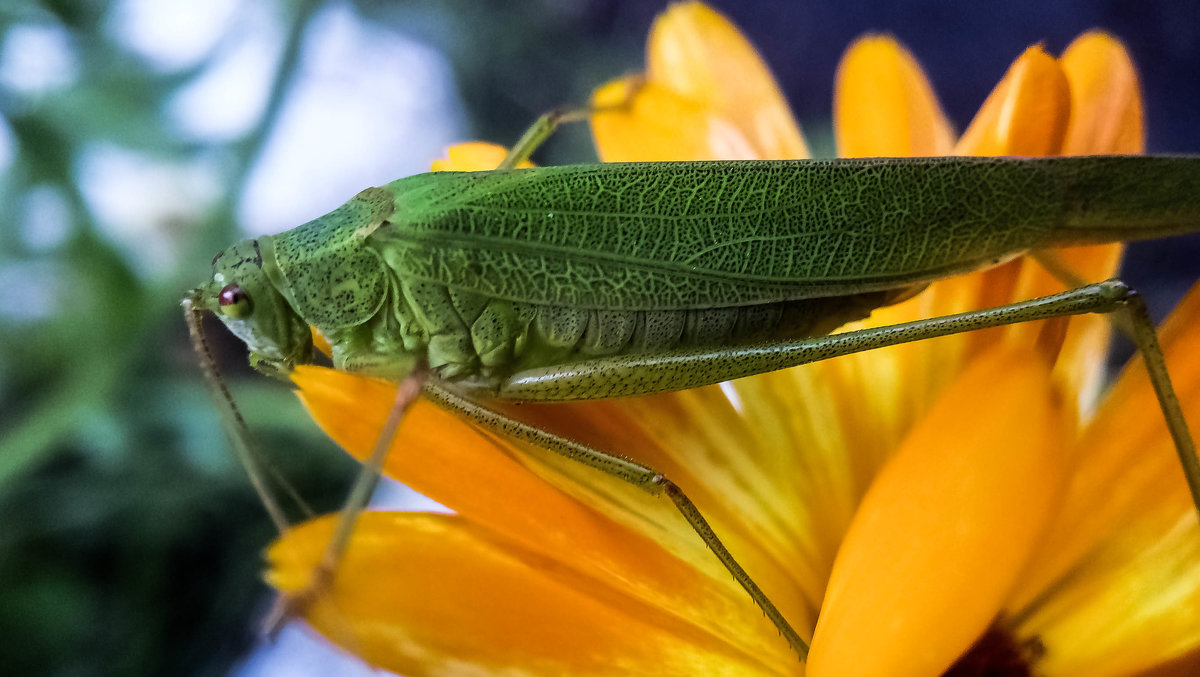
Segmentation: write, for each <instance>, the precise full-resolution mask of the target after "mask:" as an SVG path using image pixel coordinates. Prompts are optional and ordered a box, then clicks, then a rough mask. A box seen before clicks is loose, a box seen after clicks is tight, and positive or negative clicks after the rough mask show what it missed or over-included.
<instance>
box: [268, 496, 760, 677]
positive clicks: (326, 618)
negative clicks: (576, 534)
mask: <svg viewBox="0 0 1200 677" xmlns="http://www.w3.org/2000/svg"><path fill="white" fill-rule="evenodd" d="M335 521H336V520H335V519H334V517H332V516H331V517H325V518H320V519H317V520H313V521H311V522H308V523H306V524H303V525H300V526H299V527H297V528H295V529H292V530H290V531H288V533H286V534H284V535H283V536H282V537H281V538H280V540H279V541H277V542H276V543H275V544H274V545H272V547H271V549H270V551H269V554H268V557H269V560H270V562H271V570H270V572H269V574H268V579H269V581H270V582H271V583H272V584H273V585H276V586H278V587H279V588H280V589H281V591H284V592H286V593H292V594H296V593H298V592H302V591H304V589H305V586H306V585H307V582H308V580H309V577H310V576H311V572H312V570H313V568H314V566H315V565H316V564H317V562H318V561H320V558H321V556H322V555H323V553H324V548H325V544H326V543H327V542H328V540H329V538H330V536H331V533H332V530H333V527H334V523H335ZM620 583H621V581H618V580H595V579H591V578H588V577H586V576H582V575H580V574H579V573H578V572H576V571H574V570H572V569H571V568H569V567H563V566H562V563H561V562H559V561H555V560H553V559H548V558H547V557H545V556H544V555H543V554H542V553H538V552H532V551H529V550H526V549H524V548H523V547H522V546H520V545H519V544H514V543H511V542H508V541H506V540H505V539H503V538H501V537H497V536H496V535H495V534H494V533H491V532H489V531H488V530H487V529H485V528H481V527H479V526H476V525H473V524H471V523H470V522H468V521H465V520H463V519H461V518H459V517H456V516H451V515H430V514H420V513H382V512H367V513H364V514H363V515H362V516H361V517H360V518H359V520H358V523H357V525H356V530H355V538H354V540H353V541H352V542H351V544H350V547H349V549H348V550H347V552H346V556H345V558H344V559H343V561H342V562H341V564H340V566H339V568H338V570H337V572H336V575H335V578H334V580H333V583H332V586H331V588H330V589H329V590H328V591H327V592H326V593H325V594H323V595H319V596H318V597H317V598H316V600H315V601H314V603H313V604H312V605H311V606H310V608H309V609H308V610H307V612H306V614H305V618H306V619H307V620H308V621H309V622H310V623H311V624H312V625H313V626H314V627H316V628H317V629H318V630H320V631H321V632H322V633H323V634H324V635H326V636H327V637H329V638H330V639H331V640H333V641H334V642H335V643H337V644H339V645H340V646H342V647H343V648H345V649H346V650H348V651H350V652H351V653H354V654H356V655H358V656H360V657H362V658H363V659H364V660H366V661H367V662H368V663H370V664H372V665H375V666H378V667H383V668H386V669H388V670H393V671H395V672H397V673H402V674H407V675H413V676H414V677H417V676H420V675H443V674H449V673H454V674H460V673H463V672H464V671H465V672H470V673H472V674H501V673H505V674H507V673H513V674H518V673H530V672H532V673H539V674H571V675H612V674H630V675H640V674H666V675H696V674H705V675H708V674H712V675H743V674H763V675H767V674H782V670H781V667H780V666H779V665H775V666H771V665H768V664H764V663H763V662H762V660H763V656H762V655H760V654H755V653H751V652H746V651H743V650H741V649H740V648H738V647H736V646H733V645H730V644H728V643H727V642H726V639H727V638H726V636H724V635H723V634H721V633H712V632H709V631H706V630H705V629H702V628H699V627H696V626H694V625H690V624H688V623H687V622H686V621H683V620H681V618H684V617H687V616H688V615H691V614H688V613H686V612H683V613H679V611H680V610H679V609H677V608H675V607H671V608H661V607H657V608H656V607H654V606H651V605H646V604H644V603H643V602H641V601H639V600H638V599H636V598H632V597H629V596H627V595H626V594H624V591H623V590H622V586H621V585H620ZM666 583H667V584H668V585H671V584H672V583H673V582H670V581H668V582H666ZM681 601H682V603H683V604H685V605H686V604H687V601H686V600H681ZM693 601H701V600H698V599H694V600H693ZM701 606H703V605H701ZM697 612H703V611H702V610H701V609H697ZM723 620H724V621H725V622H732V623H738V622H741V620H742V619H740V618H732V619H730V618H726V619H723ZM717 627H721V625H720V623H718V624H717Z"/></svg>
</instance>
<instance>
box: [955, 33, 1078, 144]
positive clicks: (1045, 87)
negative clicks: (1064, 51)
mask: <svg viewBox="0 0 1200 677" xmlns="http://www.w3.org/2000/svg"><path fill="white" fill-rule="evenodd" d="M1070 114H1071V95H1070V89H1069V86H1068V85H1067V79H1066V76H1065V75H1064V74H1063V71H1062V68H1061V67H1060V66H1059V64H1058V60H1057V59H1055V58H1054V57H1052V56H1050V55H1049V54H1046V52H1045V51H1043V50H1042V48H1041V47H1036V46H1035V47H1030V48H1029V49H1027V50H1025V53H1024V54H1022V55H1021V56H1020V57H1019V58H1018V59H1017V60H1016V61H1015V62H1013V65H1012V66H1010V67H1009V69H1008V72H1007V73H1005V74H1004V79H1002V80H1001V81H1000V84H998V85H996V88H995V89H994V90H992V93H991V94H990V95H989V96H988V98H987V101H985V102H984V104H983V107H982V108H980V110H979V113H978V114H977V115H976V116H975V119H974V120H972V121H971V124H970V126H968V127H967V131H966V132H964V133H963V135H962V138H961V139H959V141H958V146H957V147H956V148H955V154H957V155H1030V156H1039V155H1056V154H1058V153H1059V151H1060V150H1061V149H1062V143H1063V138H1064V136H1065V134H1066V130H1067V121H1068V119H1069V118H1070Z"/></svg>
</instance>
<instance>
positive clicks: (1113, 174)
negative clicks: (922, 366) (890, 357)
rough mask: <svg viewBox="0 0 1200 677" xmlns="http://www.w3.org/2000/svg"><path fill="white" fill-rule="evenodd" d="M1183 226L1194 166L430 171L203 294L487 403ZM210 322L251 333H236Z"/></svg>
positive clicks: (226, 264)
mask: <svg viewBox="0 0 1200 677" xmlns="http://www.w3.org/2000/svg"><path fill="white" fill-rule="evenodd" d="M1198 228H1200V160H1198V159H1194V158H1178V157H1175V158H1172V157H1111V156H1097V157H1083V158H1078V157H1076V158H1050V159H1022V160H1016V159H1003V158H916V159H867V160H831V161H780V162H696V163H644V164H604V165H577V166H566V167H546V168H535V169H524V170H506V171H495V172H476V173H455V172H443V173H433V174H422V175H418V176H413V177H409V178H405V179H401V180H399V181H395V182H393V183H391V184H389V185H388V186H386V187H384V188H373V189H368V190H366V191H363V192H362V193H360V194H359V195H358V196H356V197H355V199H354V200H352V201H351V202H349V203H347V204H346V205H344V206H343V207H341V208H340V209H339V210H337V211H335V212H332V213H331V214H329V215H326V216H325V217H322V218H320V219H317V220H315V221H312V222H309V223H307V224H304V225H303V226H300V227H298V228H296V229H293V230H291V231H288V232H286V233H283V234H280V235H278V236H274V237H270V238H261V239H259V240H258V241H256V242H252V243H243V244H241V245H238V247H235V248H231V250H229V251H231V252H234V254H232V255H229V256H219V257H218V260H217V261H215V262H214V265H215V274H214V285H216V286H214V289H213V290H212V293H211V294H209V296H210V298H215V297H216V296H217V293H216V292H217V290H218V289H220V288H221V287H220V285H217V283H220V284H221V285H224V284H226V283H236V284H239V285H240V286H241V288H242V289H245V288H246V287H247V285H246V284H243V283H242V280H243V279H246V278H247V277H253V276H254V275H255V274H256V271H257V270H259V269H260V270H261V271H262V272H261V273H258V274H259V275H260V277H261V276H265V278H266V279H268V280H269V281H270V285H269V286H270V287H271V288H273V290H274V292H276V293H275V295H274V296H275V297H278V298H277V300H278V301H280V302H282V303H283V304H285V307H286V312H291V313H292V314H294V315H295V316H296V318H297V319H296V322H303V323H306V324H311V325H314V326H316V327H317V328H319V329H320V330H321V331H322V332H324V333H325V335H326V336H327V337H328V338H330V340H331V342H332V344H333V346H334V350H335V362H336V363H337V364H338V366H341V367H344V368H349V369H357V370H362V371H368V372H373V373H379V374H389V375H399V374H402V373H404V371H405V370H406V369H407V368H408V366H409V365H410V364H411V363H412V362H413V360H414V359H426V360H427V361H428V363H429V364H430V365H431V366H432V367H433V368H434V369H435V372H436V373H438V374H439V375H440V376H441V377H443V378H446V379H448V380H462V381H465V382H468V383H471V384H474V385H477V386H480V387H482V388H485V389H486V388H492V387H494V386H495V385H496V384H497V383H498V382H499V381H500V380H503V379H504V378H505V377H506V376H507V375H508V374H511V373H512V372H514V371H517V370H520V369H524V368H534V367H538V366H542V365H544V364H549V363H555V362H558V361H571V360H576V359H579V358H580V356H584V357H586V356H589V355H620V354H625V353H637V352H654V351H659V350H667V349H671V348H673V347H676V346H679V345H710V344H711V345H716V346H719V345H726V344H731V343H737V342H739V341H751V340H753V341H762V340H770V339H779V338H787V337H797V336H810V335H815V334H821V333H825V332H828V331H832V330H833V329H834V328H836V327H837V326H839V325H840V324H843V323H845V322H847V321H850V320H854V319H858V318H860V317H863V316H864V315H866V314H868V313H869V312H870V311H871V309H873V308H875V307H878V306H880V305H883V304H886V303H890V302H893V301H895V300H896V299H898V298H902V297H904V296H906V295H907V294H908V293H910V292H911V291H913V290H916V289H919V288H920V287H921V286H922V285H924V284H925V283H927V282H929V281H931V280H934V279H937V278H940V277H945V276H947V275H951V274H955V273H959V272H965V271H971V270H977V269H980V268H984V267H987V266H989V265H994V264H997V263H1000V262H1002V261H1004V260H1007V259H1009V258H1012V257H1014V256H1017V255H1019V254H1021V253H1023V252H1025V251H1028V250H1031V249H1037V248H1043V247H1054V246H1065V245H1073V244H1083V243H1089V242H1107V241H1116V240H1121V239H1142V238H1152V237H1162V236H1165V235H1170V234H1175V233H1179V232H1187V231H1192V230H1196V229H1198ZM247 251H253V252H255V254H254V255H246V253H245V252H247ZM259 286H260V287H262V286H263V285H259ZM254 295H255V296H261V295H262V294H261V292H258V293H254ZM266 295H267V296H268V297H271V299H267V300H268V301H269V300H275V299H274V297H272V294H271V293H270V292H269V291H268V293H267V294H266ZM263 301H264V300H263V299H256V303H259V304H260V305H261V304H262V302H263ZM213 305H216V304H213ZM280 312H284V311H279V312H276V313H275V314H276V315H279V314H280ZM285 314H286V313H285ZM225 316H226V321H227V323H230V324H231V325H232V324H233V323H243V325H242V326H241V327H240V331H239V328H238V327H235V331H238V333H239V335H240V336H242V337H243V338H246V337H247V336H249V335H252V334H254V332H253V331H252V330H251V328H248V327H247V326H245V323H247V322H250V321H252V320H251V319H249V318H240V317H230V316H229V313H226V314H225ZM279 324H280V322H279V321H274V322H273V323H272V325H273V326H277V325H279ZM259 333H260V334H263V333H274V334H275V335H274V336H268V337H266V338H267V340H266V341H265V342H264V341H259V342H258V346H257V347H256V342H255V341H254V340H249V339H248V340H247V342H248V343H250V344H251V350H252V352H255V353H257V354H259V355H260V359H262V360H263V361H266V362H268V363H272V362H276V363H283V362H287V361H289V360H290V361H295V360H303V359H304V358H303V355H302V354H301V353H303V346H296V345H295V344H294V341H293V342H292V344H289V345H288V346H287V349H286V350H284V349H280V348H279V345H274V352H273V353H272V352H270V351H267V350H263V345H264V343H268V344H271V343H273V344H280V343H281V342H280V339H279V338H278V336H277V335H278V333H279V331H278V330H277V329H269V330H267V331H263V332H259ZM293 333H295V332H293ZM267 347H268V348H271V347H272V346H270V345H268V346H267Z"/></svg>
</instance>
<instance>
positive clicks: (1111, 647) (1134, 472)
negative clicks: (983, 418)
mask: <svg viewBox="0 0 1200 677" xmlns="http://www.w3.org/2000/svg"><path fill="white" fill-rule="evenodd" d="M1161 340H1162V343H1163V348H1164V351H1165V353H1166V356H1167V365H1168V368H1169V370H1170V372H1171V380H1172V382H1173V383H1174V385H1175V389H1176V392H1177V393H1178V395H1179V397H1180V402H1181V404H1182V405H1183V408H1184V414H1185V417H1186V418H1187V419H1188V421H1189V423H1190V424H1191V428H1192V430H1193V431H1194V430H1196V429H1197V425H1198V423H1200V353H1198V352H1197V351H1196V350H1195V346H1196V345H1197V344H1198V343H1200V287H1194V288H1193V289H1192V291H1190V292H1189V293H1188V296H1187V297H1186V298H1185V299H1184V301H1183V302H1182V303H1181V304H1180V306H1179V307H1178V308H1177V309H1176V311H1175V313H1173V314H1172V316H1171V318H1170V319H1169V320H1168V322H1167V324H1166V325H1165V326H1164V327H1163V329H1162V331H1161ZM1075 446H1076V448H1075V450H1074V452H1073V455H1074V458H1075V459H1076V461H1075V466H1076V467H1075V468H1074V469H1073V470H1072V472H1071V476H1070V482H1069V484H1068V488H1067V491H1066V494H1065V500H1064V502H1063V505H1062V507H1061V509H1060V510H1059V511H1058V512H1057V513H1056V515H1055V517H1054V519H1053V521H1052V523H1051V525H1050V527H1049V530H1048V533H1047V540H1046V544H1045V546H1044V547H1043V548H1041V550H1040V552H1039V554H1038V556H1037V557H1036V558H1035V560H1034V562H1035V566H1032V567H1031V568H1030V570H1029V572H1028V573H1027V575H1026V576H1025V577H1024V578H1023V581H1022V585H1021V587H1020V588H1019V589H1018V590H1017V591H1016V594H1015V595H1014V597H1013V599H1012V601H1011V604H1010V609H1011V613H1013V614H1014V615H1018V616H1019V617H1022V618H1024V622H1023V624H1022V628H1021V632H1022V633H1023V634H1026V635H1036V636H1041V637H1045V638H1053V639H1054V641H1056V642H1059V643H1060V644H1061V645H1062V646H1063V649H1062V651H1063V653H1062V655H1059V656H1057V657H1056V658H1055V657H1053V656H1050V655H1048V656H1047V659H1046V660H1047V665H1051V664H1053V665H1059V666H1062V667H1063V669H1064V670H1065V672H1064V673H1063V674H1089V675H1091V674H1096V675H1099V674H1110V672H1109V671H1110V670H1111V671H1115V672H1113V674H1124V672H1126V671H1133V670H1136V669H1143V668H1146V667H1149V666H1151V665H1154V664H1155V663H1156V662H1161V661H1165V660H1167V659H1170V658H1173V657H1175V656H1178V655H1180V654H1182V653H1184V652H1186V651H1194V650H1196V648H1197V647H1198V646H1200V546H1198V544H1200V524H1198V523H1197V517H1196V512H1195V507H1194V505H1193V504H1192V501H1191V496H1190V494H1189V492H1188V490H1187V487H1186V485H1185V483H1184V480H1183V476H1182V471H1181V470H1180V467H1179V461H1178V460H1177V458H1176V455H1175V449H1174V446H1173V444H1172V443H1171V439H1170V436H1169V435H1168V433H1167V430H1166V426H1165V423H1164V422H1163V420H1162V414H1161V413H1160V411H1159V409H1158V407H1157V406H1156V404H1155V397H1154V394H1153V392H1152V390H1151V387H1150V384H1149V380H1148V379H1147V377H1146V374H1145V370H1144V368H1143V367H1142V366H1141V364H1140V361H1137V362H1135V363H1133V364H1131V365H1130V366H1129V367H1127V368H1126V371H1125V373H1123V374H1122V376H1121V378H1120V380H1119V381H1118V382H1117V384H1116V385H1115V386H1114V387H1113V389H1112V391H1111V392H1110V393H1109V396H1108V397H1107V398H1106V399H1105V401H1104V403H1103V405H1102V407H1101V409H1100V410H1099V411H1098V412H1097V414H1096V418H1095V420H1094V421H1093V422H1092V424H1091V425H1090V426H1089V427H1088V428H1087V430H1086V431H1085V432H1084V435H1083V436H1082V438H1081V439H1080V440H1079V442H1078V443H1077V444H1076V445H1075ZM1047 589H1051V590H1053V593H1054V594H1053V595H1052V596H1048V597H1047V598H1046V599H1045V600H1043V595H1042V593H1043V591H1045V590H1047ZM1075 632H1083V633H1084V634H1081V635H1075V634H1073V633H1075ZM1082 637H1087V638H1088V640H1087V643H1086V645H1079V644H1078V642H1079V638H1082ZM1068 667H1069V668H1070V669H1067V668H1068Z"/></svg>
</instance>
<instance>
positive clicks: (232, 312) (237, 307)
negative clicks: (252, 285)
mask: <svg viewBox="0 0 1200 677" xmlns="http://www.w3.org/2000/svg"><path fill="white" fill-rule="evenodd" d="M217 305H218V306H220V308H221V313H222V314H224V315H228V316H229V317H246V316H247V315H249V314H250V310H251V307H252V306H251V303H250V295H249V294H247V293H246V290H245V289H242V288H241V287H240V286H238V285H237V284H236V283H234V284H227V285H225V288H224V289H222V290H221V291H220V293H218V294H217Z"/></svg>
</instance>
